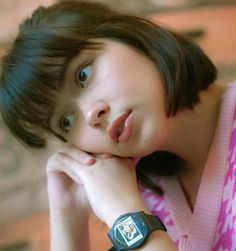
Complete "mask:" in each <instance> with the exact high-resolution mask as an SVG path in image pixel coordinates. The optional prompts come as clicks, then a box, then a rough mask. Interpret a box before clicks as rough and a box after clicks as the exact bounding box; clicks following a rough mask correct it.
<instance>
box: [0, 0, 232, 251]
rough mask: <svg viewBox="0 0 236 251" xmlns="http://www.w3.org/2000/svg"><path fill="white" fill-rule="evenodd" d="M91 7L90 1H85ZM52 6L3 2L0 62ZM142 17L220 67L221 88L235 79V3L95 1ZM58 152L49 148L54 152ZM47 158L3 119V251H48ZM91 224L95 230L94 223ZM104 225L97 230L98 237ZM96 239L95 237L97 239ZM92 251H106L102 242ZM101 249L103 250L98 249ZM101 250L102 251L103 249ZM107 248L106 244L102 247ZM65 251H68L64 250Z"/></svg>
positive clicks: (36, 0) (26, 0) (45, 1)
mask: <svg viewBox="0 0 236 251" xmlns="http://www.w3.org/2000/svg"><path fill="white" fill-rule="evenodd" d="M87 1H90V0H87ZM53 2H55V1H54V0H7V1H6V0H0V57H2V56H3V55H4V53H5V52H6V50H7V48H9V47H10V45H11V41H12V39H14V37H15V34H16V32H17V29H18V25H19V23H20V22H21V21H22V20H23V19H24V18H25V17H27V16H29V15H30V13H31V12H32V11H33V10H34V9H35V8H36V7H37V6H39V5H46V6H47V5H49V4H51V3H53ZM96 2H104V3H107V4H108V5H110V6H112V7H113V8H115V9H117V10H121V11H124V12H128V13H133V14H138V15H143V16H146V17H148V18H150V19H151V20H153V21H155V22H161V23H163V24H164V25H167V26H169V27H171V28H173V29H175V30H177V31H180V32H184V33H186V34H188V35H189V36H190V37H192V38H193V39H195V40H196V42H197V43H199V45H200V46H201V47H202V48H203V49H204V50H205V51H206V53H207V54H208V55H209V57H210V58H211V59H212V60H213V61H214V62H215V63H216V65H217V68H218V70H219V82H220V83H222V84H225V83H228V82H230V81H233V79H235V77H236V31H235V24H236V0H234V1H227V0H208V1H207V0H195V1H194V0H96ZM53 149H54V146H52V147H51V148H50V152H53ZM48 155H49V154H45V153H44V152H43V151H37V152H36V151H29V150H27V149H24V148H23V147H22V146H21V145H20V144H19V143H18V142H17V141H16V140H15V139H13V138H12V137H11V136H10V135H9V133H8V132H7V130H6V129H5V128H4V125H3V123H2V121H1V118H0V251H7V250H8V251H10V250H11V251H29V250H30V251H39V250H40V251H42V250H44V251H47V250H49V231H48V202H47V192H46V175H45V165H46V160H47V158H48ZM92 224H96V223H95V222H92ZM100 228H101V225H97V226H96V229H97V230H96V231H97V233H99V232H101V231H100V230H101V229H100ZM94 236H95V237H94V238H95V239H96V234H94ZM94 243H97V245H93V246H92V250H93V251H102V250H105V249H104V246H102V245H103V242H102V241H101V239H100V240H99V241H98V242H96V241H94ZM98 243H100V244H98ZM99 245H100V246H99ZM104 245H105V244H104ZM65 251H66V250H65Z"/></svg>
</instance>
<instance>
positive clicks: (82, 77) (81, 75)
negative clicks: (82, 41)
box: [76, 63, 92, 88]
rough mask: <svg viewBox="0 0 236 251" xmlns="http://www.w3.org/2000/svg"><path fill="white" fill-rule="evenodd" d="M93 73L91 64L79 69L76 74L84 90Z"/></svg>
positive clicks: (77, 80)
mask: <svg viewBox="0 0 236 251" xmlns="http://www.w3.org/2000/svg"><path fill="white" fill-rule="evenodd" d="M91 72H92V66H91V63H89V64H87V65H85V66H83V67H80V68H79V70H78V72H77V74H76V82H77V83H79V84H80V86H81V87H82V88H84V87H85V84H86V81H87V80H88V78H89V76H90V75H91Z"/></svg>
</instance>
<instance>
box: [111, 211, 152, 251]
mask: <svg viewBox="0 0 236 251" xmlns="http://www.w3.org/2000/svg"><path fill="white" fill-rule="evenodd" d="M129 223H132V226H134V229H135V230H133V231H135V232H133V231H132V232H133V233H132V237H130V238H129V236H128V233H127V232H125V230H124V231H122V229H121V227H122V225H124V224H129ZM129 226H130V225H129ZM147 235H148V229H147V228H146V222H145V221H144V219H143V218H142V219H140V215H138V214H132V213H129V214H126V215H124V216H121V217H120V218H119V219H118V220H117V221H116V223H115V225H114V226H113V240H114V241H115V242H116V246H117V244H118V245H119V246H120V248H122V249H119V250H125V249H128V248H129V249H130V248H132V249H134V248H138V247H140V246H141V245H142V244H143V240H145V239H146V237H147ZM124 248H125V249H124Z"/></svg>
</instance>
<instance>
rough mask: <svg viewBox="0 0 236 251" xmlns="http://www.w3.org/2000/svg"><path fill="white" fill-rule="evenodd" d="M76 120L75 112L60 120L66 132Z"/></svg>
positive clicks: (61, 126)
mask: <svg viewBox="0 0 236 251" xmlns="http://www.w3.org/2000/svg"><path fill="white" fill-rule="evenodd" d="M74 120H75V115H74V114H68V115H66V116H63V117H62V118H61V120H60V128H61V129H62V130H63V131H64V132H68V131H69V130H70V128H71V126H72V124H73V122H74Z"/></svg>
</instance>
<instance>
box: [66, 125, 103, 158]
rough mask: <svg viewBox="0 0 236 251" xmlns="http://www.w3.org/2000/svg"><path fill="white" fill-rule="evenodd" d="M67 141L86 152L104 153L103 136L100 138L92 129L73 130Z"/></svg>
mask: <svg viewBox="0 0 236 251" xmlns="http://www.w3.org/2000/svg"><path fill="white" fill-rule="evenodd" d="M68 141H69V143H71V144H73V145H74V146H76V147H77V148H79V149H81V150H83V151H86V152H91V153H99V152H104V151H105V142H104V136H103V137H101V136H100V135H99V133H98V131H97V130H94V129H92V130H89V129H88V128H87V129H86V128H80V130H74V131H73V134H71V135H70V139H69V140H68Z"/></svg>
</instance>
